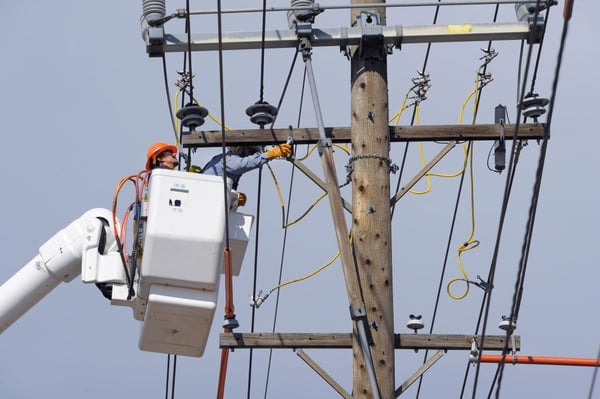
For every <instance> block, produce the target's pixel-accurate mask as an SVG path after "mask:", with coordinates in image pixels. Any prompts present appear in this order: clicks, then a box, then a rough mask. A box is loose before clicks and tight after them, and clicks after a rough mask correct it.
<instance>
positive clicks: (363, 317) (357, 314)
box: [350, 304, 375, 346]
mask: <svg viewBox="0 0 600 399" xmlns="http://www.w3.org/2000/svg"><path fill="white" fill-rule="evenodd" d="M350 318H351V319H352V320H353V321H355V322H357V323H363V325H364V327H365V334H366V339H367V343H368V344H369V346H373V344H374V343H375V342H374V341H373V335H372V334H371V328H370V327H371V326H370V325H369V321H368V320H367V314H366V313H365V310H364V309H363V308H355V307H354V306H352V304H350Z"/></svg>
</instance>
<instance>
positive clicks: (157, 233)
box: [0, 169, 253, 357]
mask: <svg viewBox="0 0 600 399" xmlns="http://www.w3.org/2000/svg"><path fill="white" fill-rule="evenodd" d="M229 190H230V192H231V193H232V195H233V196H235V195H236V193H235V192H234V191H231V184H229ZM230 203H233V201H232V200H229V201H228V203H226V202H225V201H224V200H223V180H222V178H221V177H218V176H209V175H202V174H197V173H189V172H182V171H173V170H167V169H155V170H154V171H153V172H152V176H151V178H150V182H149V185H148V198H147V202H146V208H145V210H144V212H143V215H142V219H143V224H144V226H143V231H144V233H143V255H142V259H141V267H140V268H139V270H138V273H137V274H136V276H132V277H131V278H132V279H133V288H134V292H135V295H134V296H131V295H130V290H129V286H128V280H129V278H128V277H127V275H126V273H125V271H124V268H123V263H122V261H121V255H120V254H119V252H118V249H117V245H116V244H115V236H114V234H113V231H115V229H114V227H115V226H113V225H112V213H111V212H110V211H108V210H105V209H93V210H90V211H88V212H86V213H84V214H83V215H82V216H81V217H79V218H78V219H76V220H75V221H73V222H72V223H71V224H69V225H68V226H67V227H66V228H64V229H63V230H61V231H59V232H58V233H57V234H56V235H54V236H53V237H52V238H51V239H50V240H48V241H47V242H46V243H45V244H44V245H42V246H41V247H40V249H39V254H38V255H37V256H36V257H35V258H34V259H32V260H31V261H30V262H29V263H28V264H26V265H25V266H23V267H22V268H21V270H20V271H18V272H17V273H16V274H15V275H14V276H13V277H12V278H11V279H9V280H8V281H7V282H6V283H4V284H3V285H2V286H0V333H2V331H4V330H5V329H6V328H8V327H9V326H10V325H11V324H12V323H14V322H15V321H16V320H17V319H18V318H19V317H21V316H22V315H23V314H24V313H26V312H27V311H28V310H29V309H30V308H31V307H33V306H34V305H35V304H36V303H37V302H39V301H40V300H41V299H42V298H43V297H44V296H45V295H47V294H48V293H49V292H50V291H51V290H52V289H54V288H55V287H56V286H58V285H59V284H60V283H61V282H63V281H64V282H69V281H71V280H72V279H73V278H74V277H75V276H77V274H79V273H81V279H82V281H83V282H84V283H108V284H110V285H111V286H112V296H111V304H112V305H117V306H128V307H131V308H132V309H133V315H134V318H135V319H136V320H139V321H141V322H142V324H141V332H140V340H139V347H140V349H142V350H145V351H152V352H161V353H172V354H178V355H185V356H197V357H199V356H202V355H203V353H204V349H205V346H206V342H207V340H208V335H209V332H210V327H211V325H212V321H213V318H214V313H215V308H216V304H217V299H218V292H219V283H220V279H221V274H222V270H223V266H222V265H223V256H224V249H225V245H226V231H227V229H226V228H225V227H226V226H225V214H226V212H229V218H228V219H229V245H230V247H231V251H232V253H233V254H234V256H232V270H233V274H234V275H239V273H240V270H241V265H242V260H243V257H244V253H245V251H246V247H247V244H248V240H249V234H250V229H251V227H252V222H253V216H252V215H246V214H242V213H238V212H236V211H235V207H234V208H231V207H230ZM117 230H118V226H117Z"/></svg>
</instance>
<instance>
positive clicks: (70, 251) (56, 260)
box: [0, 208, 124, 333]
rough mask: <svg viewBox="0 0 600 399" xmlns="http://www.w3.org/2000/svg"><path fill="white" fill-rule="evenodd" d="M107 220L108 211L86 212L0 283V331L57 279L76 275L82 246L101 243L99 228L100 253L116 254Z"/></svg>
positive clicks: (58, 282)
mask: <svg viewBox="0 0 600 399" xmlns="http://www.w3.org/2000/svg"><path fill="white" fill-rule="evenodd" d="M111 219H112V214H111V212H110V211H108V210H106V209H100V208H97V209H91V210H89V211H87V212H86V213H84V214H83V215H82V216H81V217H79V218H78V219H76V220H75V221H73V222H72V223H71V224H69V225H68V226H67V227H65V228H64V229H62V230H60V231H59V232H58V233H56V234H55V235H54V236H53V237H52V238H50V239H49V240H48V241H46V243H44V244H43V245H42V246H41V247H40V249H39V251H38V255H37V256H35V257H34V258H33V259H32V260H30V261H29V263H27V264H26V265H25V266H23V267H22V268H21V270H19V271H18V272H17V273H16V274H15V275H14V276H13V277H11V278H10V279H9V280H8V281H7V282H5V283H4V284H3V285H2V286H0V333H2V332H3V331H4V330H6V329H7V328H8V327H10V325H12V324H13V323H14V322H15V321H17V320H18V319H19V318H20V317H21V316H22V315H23V314H25V313H26V312H27V311H28V310H29V309H31V308H32V307H33V306H34V305H35V304H37V303H38V302H39V301H40V300H41V299H42V298H44V297H45V296H46V295H47V294H48V293H49V292H50V291H52V290H53V289H54V288H56V287H57V286H58V285H59V284H60V283H61V282H63V281H64V282H69V281H71V280H73V279H74V278H75V277H77V276H78V275H79V274H80V272H81V270H82V258H83V255H84V247H85V248H88V249H89V248H90V247H91V244H92V245H95V246H96V248H98V245H99V244H100V245H102V244H104V243H101V242H100V240H101V239H100V234H98V233H99V232H100V231H101V230H105V233H106V234H104V237H103V238H102V240H105V244H104V245H102V246H104V252H108V253H111V252H112V253H115V254H117V255H118V252H116V251H115V239H114V235H113V234H112V229H111V227H110V226H111V223H110V221H111ZM93 236H96V239H97V240H96V242H95V243H93V242H92V237H93ZM100 255H101V256H103V254H100ZM113 259H117V258H115V257H113ZM115 266H117V265H115ZM121 269H122V266H121ZM122 275H123V276H124V271H123V274H122Z"/></svg>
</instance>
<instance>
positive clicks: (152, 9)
mask: <svg viewBox="0 0 600 399" xmlns="http://www.w3.org/2000/svg"><path fill="white" fill-rule="evenodd" d="M142 9H143V14H142V16H141V18H140V24H141V27H142V39H143V40H144V41H146V37H148V36H150V41H160V37H161V36H162V35H161V33H162V32H161V33H154V32H152V34H149V30H150V26H151V25H152V21H156V20H160V19H161V18H163V17H164V16H165V15H166V14H167V6H166V2H165V0H143V3H142ZM155 30H156V29H155ZM155 36H156V37H155Z"/></svg>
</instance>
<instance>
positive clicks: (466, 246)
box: [446, 75, 480, 300]
mask: <svg viewBox="0 0 600 399" xmlns="http://www.w3.org/2000/svg"><path fill="white" fill-rule="evenodd" d="M479 90H480V87H479V75H478V76H477V79H476V81H475V89H474V90H473V91H472V92H471V93H470V94H469V95H468V96H467V98H466V100H465V101H464V102H463V106H462V108H461V112H460V115H459V123H462V118H463V114H464V109H465V107H466V104H467V102H468V101H469V99H471V98H472V97H474V105H473V113H474V115H473V123H475V119H476V116H477V101H478V96H479ZM470 146H471V150H470V151H469V152H468V159H469V180H470V183H471V232H470V233H469V237H468V238H467V239H466V241H465V242H464V243H463V244H462V245H461V246H460V247H459V248H458V255H457V258H458V267H459V269H460V272H461V274H462V275H463V278H460V277H457V278H454V279H452V280H450V281H449V282H448V285H447V286H446V291H447V292H448V295H449V296H450V298H452V299H456V300H460V299H463V298H465V297H466V296H467V295H468V293H469V276H468V275H467V272H466V270H465V268H464V266H463V263H462V259H461V255H462V253H463V252H465V251H469V250H471V249H474V248H477V247H478V246H479V241H478V240H473V236H474V235H475V179H474V172H473V158H474V157H473V152H474V151H473V143H472V142H471V144H470ZM458 281H464V282H465V283H466V286H465V290H464V291H463V293H462V294H461V295H454V294H452V292H451V290H450V286H451V285H452V284H454V283H456V282H458Z"/></svg>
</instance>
